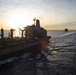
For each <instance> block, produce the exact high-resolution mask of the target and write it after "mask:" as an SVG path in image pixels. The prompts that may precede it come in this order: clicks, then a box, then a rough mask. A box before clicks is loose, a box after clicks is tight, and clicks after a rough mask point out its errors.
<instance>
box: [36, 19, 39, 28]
mask: <svg viewBox="0 0 76 75" xmlns="http://www.w3.org/2000/svg"><path fill="white" fill-rule="evenodd" d="M36 27H37V28H40V21H39V20H36Z"/></svg>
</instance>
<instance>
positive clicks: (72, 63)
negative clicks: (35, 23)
mask: <svg viewBox="0 0 76 75" xmlns="http://www.w3.org/2000/svg"><path fill="white" fill-rule="evenodd" d="M47 34H48V36H51V39H50V43H49V46H48V47H47V49H45V50H42V52H41V53H39V54H37V55H36V56H34V57H33V54H32V53H29V52H28V53H24V54H23V55H22V56H18V57H13V58H9V59H6V60H2V61H0V75H76V31H75V30H69V31H68V32H64V31H62V30H56V31H55V30H49V31H47Z"/></svg>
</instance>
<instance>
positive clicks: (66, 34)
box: [57, 32, 76, 37]
mask: <svg viewBox="0 0 76 75" xmlns="http://www.w3.org/2000/svg"><path fill="white" fill-rule="evenodd" d="M73 34H76V32H66V33H64V34H62V35H59V36H57V37H63V36H69V35H73Z"/></svg>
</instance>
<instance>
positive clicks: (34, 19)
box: [33, 17, 36, 25]
mask: <svg viewBox="0 0 76 75" xmlns="http://www.w3.org/2000/svg"><path fill="white" fill-rule="evenodd" d="M33 21H34V25H35V21H36V17H35V18H34V19H33Z"/></svg>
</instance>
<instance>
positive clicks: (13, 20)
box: [8, 11, 33, 36]
mask: <svg viewBox="0 0 76 75" xmlns="http://www.w3.org/2000/svg"><path fill="white" fill-rule="evenodd" d="M32 19H33V18H32V16H30V15H29V13H28V14H26V13H24V12H18V11H17V12H13V13H11V14H10V15H9V17H8V25H9V26H10V27H11V28H13V29H15V31H16V36H18V35H19V33H18V32H19V28H21V29H23V28H24V27H26V26H27V25H32V23H33V21H32Z"/></svg>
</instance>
